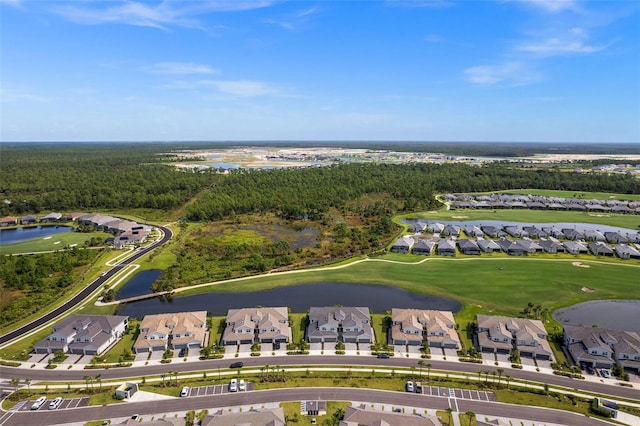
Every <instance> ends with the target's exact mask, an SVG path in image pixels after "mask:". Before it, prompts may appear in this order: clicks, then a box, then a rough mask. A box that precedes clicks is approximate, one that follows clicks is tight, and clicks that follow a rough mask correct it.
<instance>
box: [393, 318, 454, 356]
mask: <svg viewBox="0 0 640 426" xmlns="http://www.w3.org/2000/svg"><path fill="white" fill-rule="evenodd" d="M390 339H391V343H392V344H394V345H412V346H417V345H421V344H422V343H423V342H427V343H428V344H429V346H432V347H439V348H454V349H459V348H460V347H461V345H460V337H459V336H458V333H457V332H456V323H455V320H454V319H453V313H452V312H450V311H435V310H421V309H398V308H393V309H392V310H391V333H390Z"/></svg>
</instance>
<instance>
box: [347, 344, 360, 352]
mask: <svg viewBox="0 0 640 426" xmlns="http://www.w3.org/2000/svg"><path fill="white" fill-rule="evenodd" d="M344 350H345V351H352V352H355V351H357V350H358V344H357V343H345V344H344Z"/></svg>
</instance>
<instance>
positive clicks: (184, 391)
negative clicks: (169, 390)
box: [180, 386, 189, 398]
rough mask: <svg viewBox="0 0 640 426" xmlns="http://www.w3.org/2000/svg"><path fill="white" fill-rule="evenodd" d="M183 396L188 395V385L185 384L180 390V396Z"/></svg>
mask: <svg viewBox="0 0 640 426" xmlns="http://www.w3.org/2000/svg"><path fill="white" fill-rule="evenodd" d="M185 396H189V386H185V387H183V388H182V390H181V391H180V397H182V398H184V397H185Z"/></svg>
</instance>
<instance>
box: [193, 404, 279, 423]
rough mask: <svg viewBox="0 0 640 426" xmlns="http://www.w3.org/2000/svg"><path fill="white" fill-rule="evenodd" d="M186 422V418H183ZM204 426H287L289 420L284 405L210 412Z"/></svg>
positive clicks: (205, 418)
mask: <svg viewBox="0 0 640 426" xmlns="http://www.w3.org/2000/svg"><path fill="white" fill-rule="evenodd" d="M182 423H183V424H184V419H182ZM200 424H201V425H202V426H241V425H242V426H285V425H286V424H287V420H286V418H285V415H284V409H283V408H282V407H278V408H271V409H264V408H263V409H260V410H256V409H253V408H251V409H250V410H248V411H242V412H239V413H230V412H227V411H225V410H218V411H217V412H216V413H213V414H208V415H206V416H205V417H204V418H203V419H202V422H201V423H200Z"/></svg>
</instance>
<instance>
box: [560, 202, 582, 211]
mask: <svg viewBox="0 0 640 426" xmlns="http://www.w3.org/2000/svg"><path fill="white" fill-rule="evenodd" d="M565 207H566V208H567V210H573V211H577V212H584V211H586V210H587V208H586V207H585V206H583V205H582V204H578V203H567V204H565Z"/></svg>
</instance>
